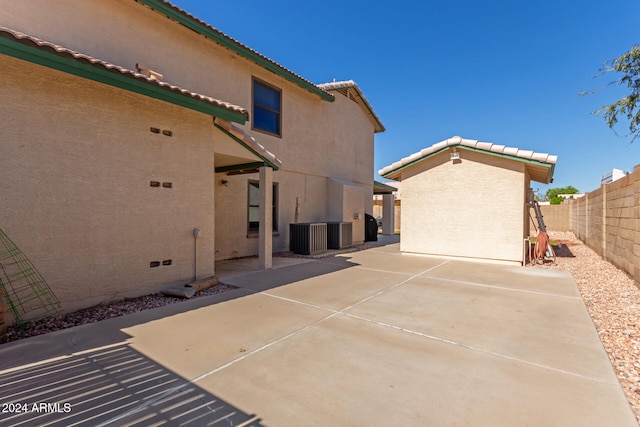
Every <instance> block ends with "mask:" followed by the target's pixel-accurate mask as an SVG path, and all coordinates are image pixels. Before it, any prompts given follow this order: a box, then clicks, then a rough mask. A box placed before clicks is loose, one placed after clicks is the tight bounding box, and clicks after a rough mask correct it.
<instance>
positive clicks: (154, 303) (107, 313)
mask: <svg viewBox="0 0 640 427" xmlns="http://www.w3.org/2000/svg"><path fill="white" fill-rule="evenodd" d="M232 289H236V288H235V287H234V286H230V285H226V284H224V283H219V284H217V285H215V286H212V287H210V288H208V289H203V290H201V291H200V292H197V293H196V294H195V295H194V296H193V297H191V299H195V298H200V297H204V296H207V295H214V294H219V293H221V292H226V291H230V290H232ZM183 301H185V300H184V299H183V298H177V297H171V296H166V295H162V294H160V293H158V294H152V295H145V296H142V297H138V298H127V299H125V300H123V301H118V302H114V303H111V304H105V305H97V306H95V307H89V308H85V309H83V310H79V311H74V312H73V313H68V314H64V315H61V316H57V317H53V318H51V319H45V320H42V321H39V322H34V323H29V324H27V325H25V326H24V327H22V328H14V327H12V326H10V327H9V328H8V329H7V336H6V337H5V342H9V341H16V340H20V339H23V338H28V337H32V336H35V335H42V334H46V333H49V332H53V331H58V330H60V329H66V328H71V327H73V326H79V325H84V324H85V323H93V322H99V321H100V320H106V319H111V318H113V317H119V316H124V315H125V314H131V313H137V312H139V311H144V310H149V309H151V308H157V307H162V306H165V305H170V304H176V303H180V302H183Z"/></svg>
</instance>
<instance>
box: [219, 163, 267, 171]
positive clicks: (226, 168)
mask: <svg viewBox="0 0 640 427" xmlns="http://www.w3.org/2000/svg"><path fill="white" fill-rule="evenodd" d="M262 166H265V164H264V162H253V163H241V164H238V165H229V166H218V167H217V168H215V172H216V173H223V172H238V171H248V170H253V169H259V168H261V167H262Z"/></svg>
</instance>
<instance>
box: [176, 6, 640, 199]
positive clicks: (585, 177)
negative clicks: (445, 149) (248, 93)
mask: <svg viewBox="0 0 640 427" xmlns="http://www.w3.org/2000/svg"><path fill="white" fill-rule="evenodd" d="M173 3H174V4H176V5H177V6H178V7H181V8H183V9H185V10H186V11H187V12H189V13H191V14H193V15H195V16H197V17H198V18H200V19H202V20H204V21H206V22H207V23H209V24H210V25H212V26H213V27H215V28H217V29H219V30H220V31H223V32H225V33H226V34H227V35H229V36H231V37H233V38H235V39H236V40H238V41H240V42H241V43H243V44H245V45H247V46H249V47H251V48H253V49H255V50H257V51H258V52H260V53H262V54H263V55H265V56H267V57H269V58H271V59H272V60H274V61H276V62H277V63H279V64H281V65H283V66H284V67H287V68H289V69H290V70H292V71H294V72H296V73H297V74H300V75H301V76H303V77H305V78H306V79H308V80H310V81H312V82H314V83H325V82H330V81H333V79H337V80H338V81H340V80H349V79H352V80H354V81H355V82H356V83H357V84H358V86H359V87H360V89H362V91H363V92H364V94H365V96H366V97H367V99H368V100H369V102H370V103H371V104H372V106H373V108H374V110H375V111H376V113H377V114H378V116H379V117H380V119H381V120H382V122H383V123H384V125H385V127H386V128H387V130H386V132H384V133H382V134H378V135H377V136H376V147H375V175H376V177H377V171H378V170H379V169H381V168H383V167H384V166H387V165H389V164H391V163H393V162H395V161H397V160H400V158H402V157H405V156H407V155H409V154H412V153H414V152H416V151H419V150H421V149H422V148H425V147H428V146H430V145H432V144H434V143H436V142H439V141H441V140H443V139H446V138H449V137H451V136H454V135H460V136H462V137H464V138H469V139H479V140H481V141H487V142H493V143H496V144H501V145H507V146H515V147H519V148H523V149H530V150H534V151H538V152H544V153H551V154H556V155H558V157H559V158H558V164H557V166H556V172H555V179H554V183H553V184H551V187H564V186H567V185H573V186H574V187H577V188H578V189H579V190H581V191H583V192H584V191H591V190H595V189H596V188H598V187H599V186H600V177H601V175H603V174H604V173H605V172H607V171H609V170H611V169H612V168H618V169H623V170H626V171H632V170H633V166H634V165H636V164H640V141H636V142H635V143H633V144H630V142H631V138H630V137H624V136H622V137H621V136H617V135H616V134H615V133H614V132H613V131H611V130H610V129H609V128H608V127H607V125H606V123H605V121H604V120H603V119H602V118H601V117H600V116H595V115H593V114H592V112H593V111H595V110H597V109H598V108H599V107H600V106H602V105H604V104H608V103H612V102H614V101H615V100H617V99H618V98H620V97H621V96H623V95H624V94H625V92H624V90H623V88H619V87H615V86H613V87H609V88H606V89H603V90H601V91H599V92H597V93H596V94H594V95H589V96H579V93H580V92H581V91H585V90H590V89H594V88H599V87H604V86H606V84H607V83H608V82H609V81H612V80H614V79H615V76H613V75H607V76H604V77H600V78H594V76H596V75H597V74H598V72H599V69H600V68H601V67H602V66H603V64H604V62H605V61H607V60H610V59H613V58H615V57H617V56H619V55H621V54H622V53H624V52H625V51H627V50H628V49H629V48H631V46H632V45H633V44H638V43H640V25H638V19H639V17H640V0H611V1H608V2H605V1H592V0H581V1H577V0H560V1H558V0H555V1H552V0H541V1H536V2H522V1H519V0H497V1H485V2H480V1H473V0H448V1H430V0H424V1H418V0H412V1H402V0H397V1H395V2H390V1H378V0H369V1H364V0H362V1H360V0H342V1H336V0H326V1H323V2H304V1H289V0H283V1H275V2H266V1H264V0H245V1H244V2H230V1H225V2H218V1H216V2H211V1H201V0H200V1H197V0H174V1H173ZM627 130H628V127H627V126H626V123H621V126H620V127H619V128H618V133H619V134H621V135H626V133H627V132H626V131H627ZM377 178H378V179H379V177H377ZM532 186H533V188H534V189H538V190H539V191H540V192H542V193H544V192H545V191H546V190H547V189H548V188H549V187H550V186H546V185H543V184H538V183H532Z"/></svg>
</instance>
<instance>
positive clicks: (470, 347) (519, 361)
mask: <svg viewBox="0 0 640 427" xmlns="http://www.w3.org/2000/svg"><path fill="white" fill-rule="evenodd" d="M344 314H345V315H346V316H349V317H352V318H354V319H358V320H363V321H365V322H369V323H373V324H376V325H379V326H384V327H386V328H391V329H395V330H397V331H401V332H404V333H409V334H412V335H417V336H419V337H422V338H427V339H430V340H434V341H438V342H441V343H445V344H449V345H454V346H457V347H462V348H466V349H468V350H471V351H477V352H479V353H484V354H488V355H491V356H494V357H499V358H501V359H507V360H510V361H513V362H517V363H523V364H525V365H529V366H535V367H537V368H541V369H545V370H549V371H554V372H558V373H561V374H565V375H571V376H573V377H578V378H582V379H586V380H588V381H593V382H596V383H600V384H608V385H616V384H618V383H617V382H609V381H602V380H600V379H598V378H594V377H589V376H585V375H581V374H578V373H576V372H571V371H567V370H564V369H558V368H554V367H552V366H547V365H543V364H540V363H535V362H531V361H528V360H523V359H519V358H517V357H513V356H508V355H506V354H501V353H496V352H494V351H490V350H485V349H481V348H478V347H474V346H471V345H468V344H464V343H461V342H457V341H451V340H448V339H446V338H442V337H436V336H434V335H429V334H425V333H423V332H418V331H414V330H412V329H407V328H403V327H401V326H396V325H392V324H390V323H385V322H380V321H378V320H373V319H369V318H367V317H362V316H358V315H355V314H349V313H344Z"/></svg>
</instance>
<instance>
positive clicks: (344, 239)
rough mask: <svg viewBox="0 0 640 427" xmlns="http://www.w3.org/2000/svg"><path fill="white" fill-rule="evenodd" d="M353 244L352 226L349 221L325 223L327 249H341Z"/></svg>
mask: <svg viewBox="0 0 640 427" xmlns="http://www.w3.org/2000/svg"><path fill="white" fill-rule="evenodd" d="M352 245H353V226H352V223H351V222H343V221H336V222H328V223H327V247H328V248H329V249H343V248H348V247H350V246H352Z"/></svg>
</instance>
